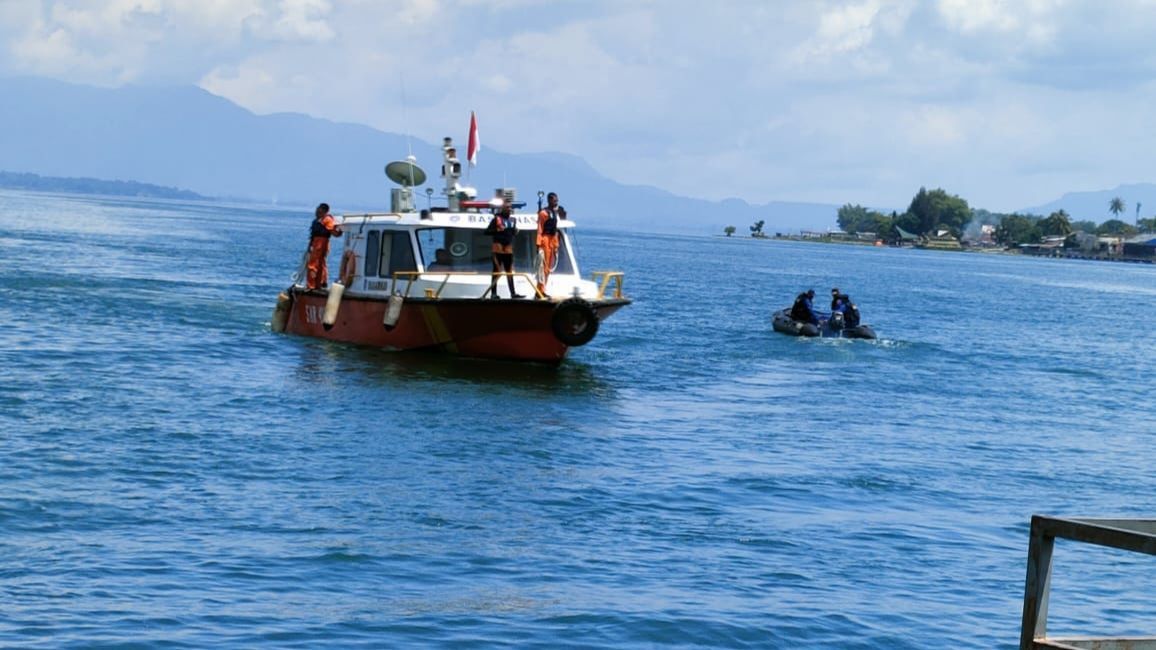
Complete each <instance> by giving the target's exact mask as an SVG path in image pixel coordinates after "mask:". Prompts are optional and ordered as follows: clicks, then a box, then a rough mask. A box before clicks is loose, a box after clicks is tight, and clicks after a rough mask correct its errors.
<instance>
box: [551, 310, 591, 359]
mask: <svg viewBox="0 0 1156 650" xmlns="http://www.w3.org/2000/svg"><path fill="white" fill-rule="evenodd" d="M550 330H551V331H553V332H554V338H556V339H558V340H559V341H560V342H562V343H564V344H566V345H569V346H571V347H577V346H579V345H586V344H587V343H589V342H590V340H591V339H593V338H594V335H595V334H597V333H598V313H597V312H596V311H594V306H593V305H591V304H590V303H588V302H586V301H585V300H583V299H581V298H568V299H566V300H563V301H562V302H561V303H560V304H559V305H558V306H557V307H555V308H554V313H553V315H551V316H550Z"/></svg>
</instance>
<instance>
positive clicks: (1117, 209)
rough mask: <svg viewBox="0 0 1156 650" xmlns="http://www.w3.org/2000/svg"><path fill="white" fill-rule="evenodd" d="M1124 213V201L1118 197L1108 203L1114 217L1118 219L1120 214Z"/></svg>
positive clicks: (1109, 210)
mask: <svg viewBox="0 0 1156 650" xmlns="http://www.w3.org/2000/svg"><path fill="white" fill-rule="evenodd" d="M1123 211H1124V199H1122V198H1120V197H1118V196H1117V197H1116V198H1114V199H1112V200H1111V201H1108V212H1111V213H1112V216H1115V217H1118V216H1120V213H1121V212H1123Z"/></svg>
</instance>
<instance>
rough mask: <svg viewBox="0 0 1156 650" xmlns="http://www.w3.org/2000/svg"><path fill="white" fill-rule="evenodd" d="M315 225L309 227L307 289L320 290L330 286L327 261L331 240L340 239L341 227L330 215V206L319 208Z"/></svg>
mask: <svg viewBox="0 0 1156 650" xmlns="http://www.w3.org/2000/svg"><path fill="white" fill-rule="evenodd" d="M314 214H315V216H314V219H313V224H312V225H310V227H309V261H308V262H307V263H306V265H305V268H306V274H305V288H307V289H320V288H324V287H326V286H328V285H329V270H328V269H327V268H325V266H326V265H325V259H326V258H327V257H329V238H330V237H332V236H337V237H340V236H341V233H342V230H341V226H340V225H339V224H338V223H337V221H335V220H334V219H333V215H331V214H329V204H328V203H322V204H321V205H319V206H317V210H316V211H315V213H314Z"/></svg>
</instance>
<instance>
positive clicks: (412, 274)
mask: <svg viewBox="0 0 1156 650" xmlns="http://www.w3.org/2000/svg"><path fill="white" fill-rule="evenodd" d="M479 275H484V276H486V277H491V276H493V275H495V274H494V273H480V272H478V271H395V272H394V274H393V280H394V285H395V286H396V284H397V282H399V281H401V280H405V281H406V283H405V291H403V292H402V296H403V297H405V298H409V297H410V295H409V292H410V290H411V289H412V288H413V283H414V281H415V280H418V279H420V278H422V277H428V276H435V277H438V276H444V277H442V281H441V284H439V285H438V286H437V288H436V289H433V288H429V287H427V288H426V290H425V296H424V297H425V298H434V299H437V298H441V297H442V291H443V290H444V289H445V288H446V284H447V283H448V282H449V281H450V278H452V277H454V276H459V277H460V276H471V277H477V276H479ZM496 275H512V276H514V277H515V278H524V279H525V280H526V282H528V283H529V284H530V288H531V289H532V290H533V291H534V295H535V296H537V297H539V298H545V297H546V294H544V293H542V292H540V291H538V281H537V279H535V278H534V276H533V275H530V274H529V273H524V272H523V273H519V272H513V273H505V272H501V273H497V274H496ZM486 293H489V288H487V289H486ZM482 295H483V296H484V295H485V294H482Z"/></svg>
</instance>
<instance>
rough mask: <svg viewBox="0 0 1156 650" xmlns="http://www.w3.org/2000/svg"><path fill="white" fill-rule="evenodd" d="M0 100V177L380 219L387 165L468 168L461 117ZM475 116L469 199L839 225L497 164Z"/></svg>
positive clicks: (183, 95)
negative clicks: (163, 191)
mask: <svg viewBox="0 0 1156 650" xmlns="http://www.w3.org/2000/svg"><path fill="white" fill-rule="evenodd" d="M0 93H3V94H4V96H5V97H8V98H10V99H12V100H13V101H5V102H3V103H0V143H2V145H0V170H6V171H12V172H32V173H36V174H41V175H44V176H63V177H77V176H80V177H92V178H102V179H109V180H132V181H139V182H144V183H152V184H156V185H163V186H171V187H178V188H182V189H187V190H191V191H193V192H197V193H199V194H204V195H208V196H218V197H228V198H236V199H245V200H252V201H255V202H261V203H274V202H275V203H278V204H281V205H285V204H299V205H302V206H311V205H315V204H316V203H317V202H319V201H327V202H329V203H330V204H331V205H333V207H334V209H335V210H337V211H350V210H384V209H388V206H389V191H390V188H391V187H394V185H393V183H391V182H390V181H389V180H388V179H387V178H386V177H385V175H384V173H383V168H384V166H385V163H387V162H389V161H391V160H399V159H402V158H404V157H405V156H406V154H407V152H409V151H410V150H411V149H412V152H413V154H414V155H415V156H416V157H417V160H418V164H419V165H420V166H422V167H423V168H424V169H425V171H426V172H427V174H429V176H430V180H429V182H428V183H427V184H426V185H427V186H432V187H434V189H435V192H436V191H439V190H440V189H441V186H442V181H441V178H440V177H439V173H440V166H441V149H440V145H441V142H440V141H441V137H442V136H443V135H449V136H452V137H454V139H455V141H456V143H457V144H458V146H459V158H462V159H464V158H465V144H466V143H465V140H466V131H467V126H468V124H469V114H468V113H463V115H462V121H461V124H447V125H446V132H445V133H444V134H433V135H434V136H435V137H436V139H435V140H433V141H427V140H426V139H420V138H416V137H415V138H407V137H405V136H403V135H399V134H395V133H385V132H382V131H378V130H376V129H372V128H370V127H367V126H361V125H356V124H342V123H335V122H331V121H328V120H322V119H317V118H312V117H308V116H305V115H300V114H289V113H279V114H273V115H260V116H259V115H255V114H253V113H251V112H249V111H248V110H245V109H243V108H241V107H239V106H237V105H236V104H233V103H232V102H230V101H228V100H226V99H223V98H221V97H217V96H215V95H212V94H210V93H208V92H206V91H204V90H201V89H200V88H197V87H194V86H177V87H165V88H158V87H139V86H126V87H121V88H115V89H108V88H97V87H91V86H82V85H75V84H68V83H62V82H58V81H52V80H47V79H41V78H26V77H21V78H0ZM478 119H479V131H480V134H481V141H482V151H481V154H480V156H479V164H478V166H477V167H476V168H474V169H473V170H471V172H470V175H471V176H470V178H469V183H468V184H470V185H473V186H475V187H477V188H478V194H479V196H483V197H484V196H490V195H491V194H492V193H493V190H494V188H496V187H499V186H504V185H506V184H509V185H511V186H513V187H515V188H517V190H518V193H519V196H520V197H521V198H522V199H524V200H526V201H528V202H530V203H531V204H533V203H535V202H536V193H537V190H539V189H542V190H547V191H550V190H552V191H557V192H558V193H559V194H560V195H561V197H562V203H563V204H564V205H566V206H567V209H568V210H569V211H570V213H571V215H572V216H573V217H574V218H575V219H580V220H581V221H582V222H583V223H587V224H590V225H596V226H600V227H617V228H623V229H627V230H636V231H652V232H685V233H700V234H719V233H721V232H722V229H723V228H724V227H725V226H727V225H734V226H735V227H736V228H738V229H739V232H740V234H741V233H743V232H746V231H747V227H748V226H749V225H750V224H752V223H754V222H755V221H757V220H759V219H763V220H766V222H767V223H766V226H765V230H767V231H768V232H775V231H786V230H798V229H801V228H828V227H833V226H834V224H835V211H836V208H837V206H835V205H821V204H812V203H790V202H775V203H770V204H767V205H750V204H748V203H746V202H745V201H741V200H738V199H730V200H726V201H721V202H715V201H707V200H702V199H694V198H686V197H683V196H676V195H674V194H671V193H669V192H666V191H663V190H660V189H657V188H653V187H645V186H628V185H622V184H619V183H616V182H615V181H614V180H613V179H609V178H606V177H604V176H602V175H601V174H599V173H598V172H597V171H596V170H594V169H593V168H591V167H590V166H589V165H588V164H586V162H585V161H583V160H582V159H580V158H578V157H575V156H571V155H567V154H562V153H539V154H505V153H502V152H501V151H500V150H499V149H500V143H490V142H488V141H487V140H486V131H485V119H486V116H485V115H479V117H478ZM399 126H400V125H399ZM399 130H400V129H399ZM423 135H430V134H423ZM435 143H436V144H435ZM463 180H465V179H463ZM696 189H698V188H687V194H692V193H694V191H695V190H696ZM418 195H419V196H418V203H419V205H424V204H425V202H426V198H425V196H424V194H423V193H422V191H420V190H419V193H418ZM436 196H437V195H436V194H435V199H436Z"/></svg>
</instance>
